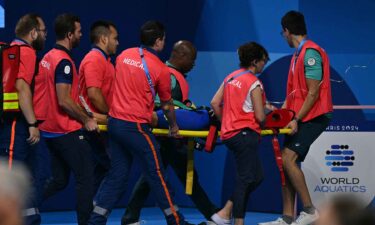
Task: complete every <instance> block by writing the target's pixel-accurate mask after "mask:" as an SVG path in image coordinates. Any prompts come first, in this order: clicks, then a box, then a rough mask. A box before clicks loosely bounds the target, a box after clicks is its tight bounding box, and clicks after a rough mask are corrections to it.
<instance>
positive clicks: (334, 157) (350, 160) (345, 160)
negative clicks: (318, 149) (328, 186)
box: [325, 144, 355, 172]
mask: <svg viewBox="0 0 375 225" xmlns="http://www.w3.org/2000/svg"><path fill="white" fill-rule="evenodd" d="M354 160H355V156H354V150H352V149H349V145H336V144H335V145H331V149H329V150H327V151H326V156H325V161H326V166H328V167H330V168H331V171H332V172H348V171H349V168H350V167H351V166H353V165H354Z"/></svg>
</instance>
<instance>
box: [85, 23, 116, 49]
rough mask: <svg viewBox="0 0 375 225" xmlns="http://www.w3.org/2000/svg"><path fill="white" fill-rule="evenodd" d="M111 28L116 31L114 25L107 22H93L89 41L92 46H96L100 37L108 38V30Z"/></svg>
mask: <svg viewBox="0 0 375 225" xmlns="http://www.w3.org/2000/svg"><path fill="white" fill-rule="evenodd" d="M111 27H113V28H115V29H116V30H117V28H116V26H115V24H114V23H112V22H111V21H107V20H98V21H95V22H94V23H93V24H92V25H91V27H90V41H91V43H92V44H97V43H98V42H99V40H100V36H102V35H104V36H108V35H109V34H110V28H111Z"/></svg>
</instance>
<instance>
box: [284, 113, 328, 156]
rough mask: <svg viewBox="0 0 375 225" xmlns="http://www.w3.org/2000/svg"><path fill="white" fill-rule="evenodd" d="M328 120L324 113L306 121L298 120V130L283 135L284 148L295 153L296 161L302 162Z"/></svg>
mask: <svg viewBox="0 0 375 225" xmlns="http://www.w3.org/2000/svg"><path fill="white" fill-rule="evenodd" d="M330 121H331V119H330V118H329V117H327V115H325V114H324V115H321V116H318V117H316V118H314V119H312V120H309V121H307V122H299V123H298V132H297V133H295V134H294V135H286V136H285V140H284V148H288V149H290V150H292V151H294V152H295V153H297V154H298V161H300V162H303V161H304V160H305V158H306V155H307V153H308V152H309V150H310V146H311V145H312V143H314V141H315V140H316V139H317V138H318V137H319V136H320V135H321V134H322V133H323V131H324V130H325V129H326V128H327V126H328V125H329V122H330Z"/></svg>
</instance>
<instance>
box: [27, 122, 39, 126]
mask: <svg viewBox="0 0 375 225" xmlns="http://www.w3.org/2000/svg"><path fill="white" fill-rule="evenodd" d="M38 124H39V123H38V121H35V122H34V123H29V127H38Z"/></svg>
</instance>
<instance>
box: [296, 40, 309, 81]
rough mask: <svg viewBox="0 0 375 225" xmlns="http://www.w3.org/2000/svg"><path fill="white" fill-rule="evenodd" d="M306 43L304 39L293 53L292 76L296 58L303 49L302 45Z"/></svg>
mask: <svg viewBox="0 0 375 225" xmlns="http://www.w3.org/2000/svg"><path fill="white" fill-rule="evenodd" d="M306 41H307V40H306V39H303V40H302V41H301V42H300V43H299V45H298V48H297V51H296V52H295V53H294V62H293V67H292V71H293V74H294V68H295V67H296V62H297V59H298V56H299V54H300V53H301V50H302V47H303V45H304V44H305V42H306Z"/></svg>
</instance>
